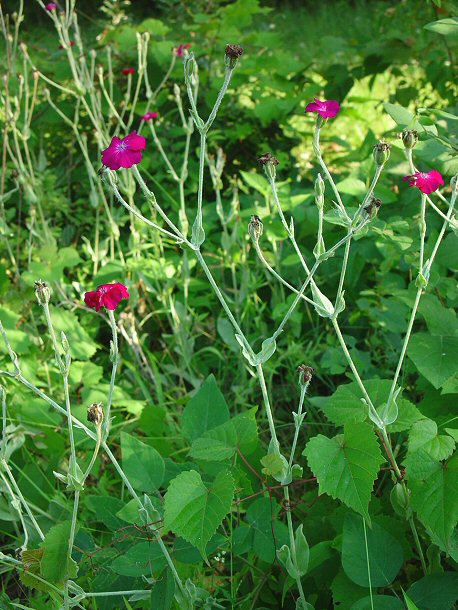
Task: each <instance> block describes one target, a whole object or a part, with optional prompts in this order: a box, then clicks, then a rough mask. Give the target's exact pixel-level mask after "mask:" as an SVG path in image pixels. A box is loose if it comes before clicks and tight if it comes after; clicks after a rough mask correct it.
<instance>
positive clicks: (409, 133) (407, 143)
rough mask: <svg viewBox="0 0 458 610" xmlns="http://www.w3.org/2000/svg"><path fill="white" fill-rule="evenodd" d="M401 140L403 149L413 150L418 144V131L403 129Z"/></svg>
mask: <svg viewBox="0 0 458 610" xmlns="http://www.w3.org/2000/svg"><path fill="white" fill-rule="evenodd" d="M401 140H402V143H403V144H404V147H405V148H413V147H414V146H415V144H416V143H417V142H418V131H415V129H404V131H403V132H402V133H401Z"/></svg>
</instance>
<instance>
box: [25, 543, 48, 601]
mask: <svg viewBox="0 0 458 610" xmlns="http://www.w3.org/2000/svg"><path fill="white" fill-rule="evenodd" d="M42 557H43V549H26V550H24V551H22V556H21V559H22V567H23V568H24V570H23V571H22V570H21V571H20V572H19V578H20V580H21V582H22V583H23V584H24V585H25V586H26V587H33V588H34V589H38V591H51V590H52V588H51V586H50V585H47V584H46V583H45V582H43V581H42V580H39V579H38V578H35V576H39V577H40V578H41V579H42V578H43V576H42V574H41V560H42Z"/></svg>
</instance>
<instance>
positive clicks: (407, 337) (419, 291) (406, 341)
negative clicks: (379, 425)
mask: <svg viewBox="0 0 458 610" xmlns="http://www.w3.org/2000/svg"><path fill="white" fill-rule="evenodd" d="M457 195H458V191H457V190H456V189H455V190H454V192H453V193H452V198H451V201H450V206H449V209H448V212H447V216H446V218H445V220H444V223H443V225H442V228H441V230H440V233H439V235H438V237H437V240H436V243H435V245H434V248H433V251H432V253H431V256H430V258H429V262H428V271H429V269H431V266H432V264H433V261H434V259H435V257H436V254H437V250H438V249H439V246H440V244H441V241H442V239H443V237H444V234H445V231H446V228H447V225H448V223H449V221H450V218H451V216H452V214H453V210H454V208H455V203H456V199H457ZM422 200H423V197H422ZM420 265H421V266H420V269H422V267H423V265H422V261H421V260H420ZM422 292H423V289H422V288H418V289H417V294H416V295H415V301H414V304H413V308H412V313H411V314H410V320H409V324H408V326H407V331H406V335H405V337H404V342H403V344H402V349H401V354H400V356H399V360H398V364H397V367H396V372H395V374H394V378H393V383H392V384H391V389H390V395H389V398H388V402H387V407H389V406H390V404H391V401H392V399H393V396H394V392H395V390H396V384H397V382H398V378H399V375H400V373H401V368H402V365H403V363H404V358H405V355H406V351H407V346H408V344H409V341H410V335H411V333H412V328H413V324H414V322H415V317H416V315H417V310H418V306H419V304H420V299H421V296H422Z"/></svg>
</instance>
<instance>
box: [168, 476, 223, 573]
mask: <svg viewBox="0 0 458 610" xmlns="http://www.w3.org/2000/svg"><path fill="white" fill-rule="evenodd" d="M234 489H235V486H234V480H233V478H232V476H231V475H230V473H229V472H225V471H221V472H220V473H218V474H217V476H216V478H215V480H214V481H213V483H212V484H211V485H210V486H209V487H207V486H206V485H205V484H204V482H203V481H202V478H201V476H200V474H199V473H198V472H196V471H195V470H189V471H187V472H183V473H181V474H179V475H178V476H177V477H175V478H174V479H173V480H172V481H171V483H170V485H169V488H168V490H167V493H166V494H165V503H164V527H165V528H166V529H171V530H172V531H173V532H174V533H175V534H177V535H178V536H181V537H182V538H184V539H185V540H187V541H188V542H190V543H191V544H193V545H194V546H195V547H197V548H198V549H199V551H200V552H201V553H202V556H203V557H204V559H205V560H206V561H207V557H206V554H205V547H206V545H207V542H208V541H209V540H210V538H211V537H212V536H213V534H214V533H215V532H216V530H217V528H218V527H219V526H220V525H221V523H222V521H223V519H224V517H225V516H226V515H227V513H228V512H229V511H230V509H231V504H232V499H233V497H234Z"/></svg>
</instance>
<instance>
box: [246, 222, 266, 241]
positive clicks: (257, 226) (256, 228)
mask: <svg viewBox="0 0 458 610" xmlns="http://www.w3.org/2000/svg"><path fill="white" fill-rule="evenodd" d="M263 231H264V225H263V224H262V222H261V219H260V218H259V216H252V217H251V220H250V223H249V225H248V233H249V234H250V236H251V239H252V240H253V241H256V242H257V241H258V240H259V238H260V237H261V235H262V233H263Z"/></svg>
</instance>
